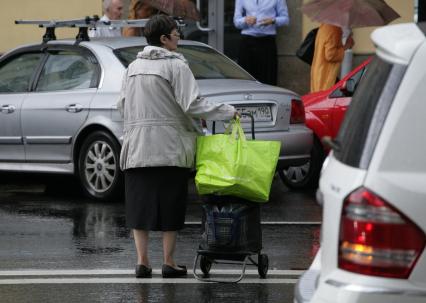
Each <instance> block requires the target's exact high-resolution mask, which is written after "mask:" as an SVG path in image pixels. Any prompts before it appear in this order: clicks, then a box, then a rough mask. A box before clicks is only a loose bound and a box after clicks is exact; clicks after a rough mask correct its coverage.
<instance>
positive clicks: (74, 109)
mask: <svg viewBox="0 0 426 303" xmlns="http://www.w3.org/2000/svg"><path fill="white" fill-rule="evenodd" d="M65 109H66V111H67V112H69V113H79V112H81V111H82V110H83V105H81V104H70V105H68V106H67V107H66V108H65Z"/></svg>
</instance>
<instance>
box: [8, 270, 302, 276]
mask: <svg viewBox="0 0 426 303" xmlns="http://www.w3.org/2000/svg"><path fill="white" fill-rule="evenodd" d="M197 272H198V270H197ZM304 272H305V271H304V270H287V269H271V270H268V275H273V276H300V275H302V274H303V273H304ZM152 273H153V274H154V275H161V269H156V268H154V269H153V270H152ZM210 273H211V274H219V275H236V274H241V270H234V269H212V270H211V271H210ZM134 274H135V271H134V270H133V269H65V270H63V269H47V270H43V269H41V270H2V271H0V277H11V276H16V277H26V276H98V275H106V276H111V275H134ZM188 274H192V268H188ZM245 274H246V275H249V276H250V275H258V272H257V270H256V269H247V270H246V271H245Z"/></svg>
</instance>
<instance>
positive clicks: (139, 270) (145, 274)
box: [135, 264, 152, 278]
mask: <svg viewBox="0 0 426 303" xmlns="http://www.w3.org/2000/svg"><path fill="white" fill-rule="evenodd" d="M135 272H136V278H151V277H152V268H149V267H146V266H145V265H142V264H138V265H136V271H135Z"/></svg>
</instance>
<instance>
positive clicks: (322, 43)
mask: <svg viewBox="0 0 426 303" xmlns="http://www.w3.org/2000/svg"><path fill="white" fill-rule="evenodd" d="M302 11H303V12H304V13H305V14H306V15H307V16H309V17H310V18H311V19H312V20H313V21H316V22H320V23H321V26H320V27H319V30H318V33H317V37H316V40H315V52H314V58H313V62H312V67H311V92H315V91H320V90H325V89H328V88H330V87H331V86H332V85H333V84H334V83H335V81H336V78H337V74H338V72H339V68H340V64H341V62H342V60H343V56H344V51H345V49H349V48H352V46H353V45H354V41H353V39H352V37H351V36H349V37H348V38H347V39H346V43H345V44H344V45H343V44H342V28H349V29H350V28H355V27H366V26H381V25H385V24H388V23H389V22H391V21H393V20H395V19H396V18H398V17H399V15H398V13H396V12H395V11H394V10H393V9H392V8H391V7H390V6H388V5H387V4H386V2H385V1H383V0H313V1H311V2H309V3H307V4H305V5H303V7H302Z"/></svg>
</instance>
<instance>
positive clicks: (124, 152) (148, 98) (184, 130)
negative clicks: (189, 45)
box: [117, 46, 235, 170]
mask: <svg viewBox="0 0 426 303" xmlns="http://www.w3.org/2000/svg"><path fill="white" fill-rule="evenodd" d="M117 107H118V109H119V110H120V112H121V114H122V116H123V117H124V140H123V146H122V149H121V156H120V167H121V169H123V170H125V169H129V168H134V167H148V166H178V167H193V165H194V158H195V146H196V137H197V136H198V135H201V134H200V133H199V132H198V130H197V128H196V127H195V126H194V123H193V120H192V117H194V118H203V119H206V120H229V119H231V118H232V117H233V114H234V112H235V108H234V107H233V106H231V105H227V104H217V103H211V102H208V101H207V100H205V99H203V98H201V97H200V96H199V90H198V85H197V82H196V81H195V78H194V76H193V74H192V72H191V70H190V69H189V67H188V64H187V62H186V60H185V59H184V57H183V56H182V55H181V54H178V53H175V52H170V51H168V50H166V49H164V48H160V47H155V46H147V47H145V49H144V50H143V51H142V52H140V53H139V54H138V56H137V59H136V60H135V61H133V62H132V63H131V64H130V65H129V67H128V69H127V71H126V73H125V75H124V78H123V85H122V89H121V93H120V99H119V102H118V104H117Z"/></svg>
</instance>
